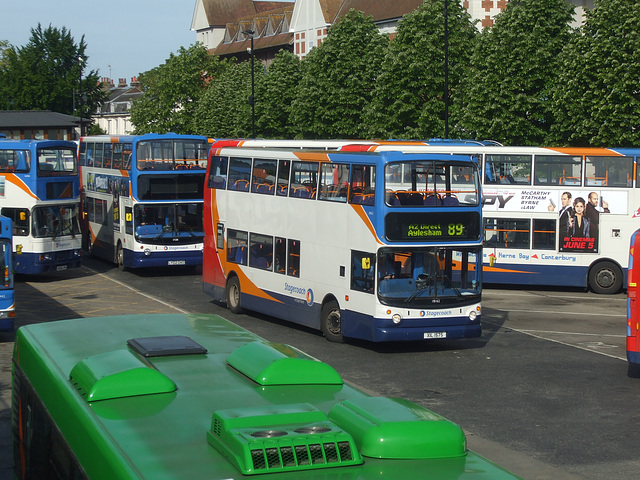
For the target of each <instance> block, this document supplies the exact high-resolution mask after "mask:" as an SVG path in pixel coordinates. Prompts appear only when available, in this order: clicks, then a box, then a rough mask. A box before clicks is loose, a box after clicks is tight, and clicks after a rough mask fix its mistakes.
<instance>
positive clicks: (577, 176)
mask: <svg viewBox="0 0 640 480" xmlns="http://www.w3.org/2000/svg"><path fill="white" fill-rule="evenodd" d="M581 179H582V158H581V157H579V156H569V155H562V156H560V155H536V166H535V168H534V185H580V184H581Z"/></svg>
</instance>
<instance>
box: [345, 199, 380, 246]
mask: <svg viewBox="0 0 640 480" xmlns="http://www.w3.org/2000/svg"><path fill="white" fill-rule="evenodd" d="M350 205H351V208H353V209H354V210H355V212H356V213H357V214H358V216H359V217H360V219H361V220H362V221H363V223H364V224H365V225H366V226H367V228H368V229H369V231H370V232H371V235H373V238H375V239H376V242H378V245H382V242H381V241H380V240H379V239H378V235H376V229H375V228H374V227H373V224H372V223H371V220H369V216H368V215H367V213H366V212H365V211H364V208H363V206H362V205H354V204H353V203H351V204H350Z"/></svg>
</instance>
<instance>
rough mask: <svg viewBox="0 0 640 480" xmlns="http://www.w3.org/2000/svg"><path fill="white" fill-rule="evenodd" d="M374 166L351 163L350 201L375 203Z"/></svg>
mask: <svg viewBox="0 0 640 480" xmlns="http://www.w3.org/2000/svg"><path fill="white" fill-rule="evenodd" d="M375 186H376V167H375V166H373V165H353V166H352V169H351V193H350V195H351V197H350V202H351V203H361V204H363V205H374V204H375Z"/></svg>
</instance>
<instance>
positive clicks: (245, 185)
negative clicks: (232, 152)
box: [229, 157, 251, 192]
mask: <svg viewBox="0 0 640 480" xmlns="http://www.w3.org/2000/svg"><path fill="white" fill-rule="evenodd" d="M250 172H251V159H250V158H238V157H232V158H231V159H230V160H229V190H238V191H240V192H248V191H249V180H250V178H251V176H250Z"/></svg>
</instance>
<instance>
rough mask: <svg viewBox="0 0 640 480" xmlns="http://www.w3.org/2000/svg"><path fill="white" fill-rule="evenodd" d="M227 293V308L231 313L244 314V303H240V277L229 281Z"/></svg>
mask: <svg viewBox="0 0 640 480" xmlns="http://www.w3.org/2000/svg"><path fill="white" fill-rule="evenodd" d="M225 293H226V300H227V308H228V309H229V310H230V311H231V313H242V302H241V301H240V294H241V291H240V280H238V277H231V278H230V279H229V281H228V282H227V290H226V292H225Z"/></svg>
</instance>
